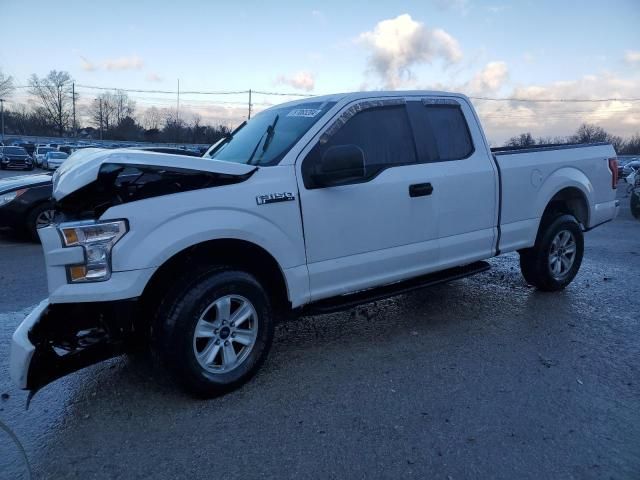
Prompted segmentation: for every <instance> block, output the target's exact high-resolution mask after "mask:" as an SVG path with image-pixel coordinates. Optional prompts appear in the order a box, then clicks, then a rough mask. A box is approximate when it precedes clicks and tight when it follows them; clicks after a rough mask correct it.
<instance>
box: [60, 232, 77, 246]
mask: <svg viewBox="0 0 640 480" xmlns="http://www.w3.org/2000/svg"><path fill="white" fill-rule="evenodd" d="M62 235H64V243H65V245H67V246H71V245H75V244H76V243H78V234H77V232H76V230H75V228H65V229H64V230H62Z"/></svg>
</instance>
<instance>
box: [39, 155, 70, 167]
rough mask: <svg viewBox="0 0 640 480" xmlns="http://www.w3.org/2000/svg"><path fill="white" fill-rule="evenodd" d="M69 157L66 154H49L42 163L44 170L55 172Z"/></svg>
mask: <svg viewBox="0 0 640 480" xmlns="http://www.w3.org/2000/svg"><path fill="white" fill-rule="evenodd" d="M67 158H69V155H67V154H66V153H64V152H47V153H46V154H45V156H44V160H43V162H42V168H44V169H45V170H55V169H56V168H58V167H59V166H60V165H62V162H64V161H65V160H66V159H67Z"/></svg>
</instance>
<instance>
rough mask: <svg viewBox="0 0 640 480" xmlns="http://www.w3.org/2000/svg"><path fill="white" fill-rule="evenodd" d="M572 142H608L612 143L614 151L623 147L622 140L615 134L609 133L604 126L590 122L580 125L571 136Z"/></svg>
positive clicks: (618, 150)
mask: <svg viewBox="0 0 640 480" xmlns="http://www.w3.org/2000/svg"><path fill="white" fill-rule="evenodd" d="M571 141H572V142H574V143H597V142H608V143H610V144H611V145H613V148H614V149H615V150H616V152H620V151H622V150H623V149H624V140H623V139H622V137H618V136H617V135H611V134H610V133H608V132H607V131H606V130H605V129H604V128H602V127H600V126H598V125H593V124H590V123H583V124H582V125H580V127H579V128H578V130H577V131H576V133H575V134H574V135H573V136H572V137H571Z"/></svg>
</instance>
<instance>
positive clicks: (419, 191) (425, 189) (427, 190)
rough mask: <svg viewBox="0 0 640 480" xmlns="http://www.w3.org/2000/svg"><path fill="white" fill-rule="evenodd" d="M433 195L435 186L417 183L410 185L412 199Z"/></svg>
mask: <svg viewBox="0 0 640 480" xmlns="http://www.w3.org/2000/svg"><path fill="white" fill-rule="evenodd" d="M432 193H433V186H432V185H431V184H430V183H416V184H414V185H409V196H410V197H426V196H427V195H431V194H432Z"/></svg>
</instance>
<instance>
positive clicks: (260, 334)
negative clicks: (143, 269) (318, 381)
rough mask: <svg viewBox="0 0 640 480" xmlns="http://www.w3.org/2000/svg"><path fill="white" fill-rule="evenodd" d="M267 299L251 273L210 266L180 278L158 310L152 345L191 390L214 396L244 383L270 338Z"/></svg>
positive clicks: (270, 325) (269, 309)
mask: <svg viewBox="0 0 640 480" xmlns="http://www.w3.org/2000/svg"><path fill="white" fill-rule="evenodd" d="M273 324H274V322H273V312H272V307H271V303H270V301H269V298H268V296H267V294H266V292H265V291H264V289H263V288H262V286H261V285H260V284H259V283H258V281H257V280H256V279H255V278H254V277H253V276H252V275H250V274H249V273H247V272H243V271H237V270H231V269H223V268H214V269H210V270H208V271H204V272H200V273H199V274H197V275H196V276H194V275H193V274H190V275H188V276H186V277H183V279H182V280H180V281H179V282H178V285H176V287H175V288H172V289H171V290H170V292H169V293H168V296H167V298H165V300H164V301H163V302H162V304H161V305H160V307H159V309H158V313H157V315H156V318H155V321H154V325H153V332H152V334H153V344H154V349H155V350H156V353H157V354H158V356H159V357H160V359H161V360H162V361H163V363H164V364H165V365H166V366H167V367H168V368H169V369H170V371H171V372H172V373H173V374H174V375H175V377H176V379H177V380H178V381H179V382H180V383H182V385H183V386H184V387H185V388H186V389H187V390H188V391H190V392H191V393H193V394H195V395H198V396H203V397H212V396H217V395H220V394H223V393H226V392H228V391H231V390H233V389H235V388H238V387H239V386H241V385H242V384H244V383H245V382H247V381H248V380H249V379H250V378H251V377H252V376H253V375H254V374H255V373H256V372H257V370H258V369H259V368H260V366H261V365H262V363H263V362H264V360H265V358H266V356H267V354H268V352H269V349H270V346H271V342H272V339H273Z"/></svg>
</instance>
